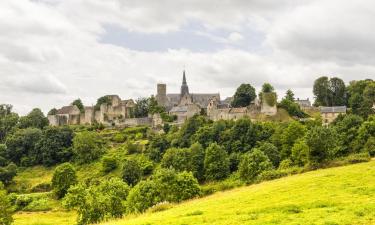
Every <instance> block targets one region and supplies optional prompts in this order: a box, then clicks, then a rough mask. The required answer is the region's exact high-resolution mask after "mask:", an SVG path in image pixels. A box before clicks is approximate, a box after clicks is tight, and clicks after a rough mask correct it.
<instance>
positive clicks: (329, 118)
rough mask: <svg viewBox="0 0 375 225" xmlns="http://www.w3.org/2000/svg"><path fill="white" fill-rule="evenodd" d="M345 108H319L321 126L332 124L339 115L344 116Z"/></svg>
mask: <svg viewBox="0 0 375 225" xmlns="http://www.w3.org/2000/svg"><path fill="white" fill-rule="evenodd" d="M346 110H347V108H346V106H331V107H326V106H321V107H320V114H321V116H322V119H323V125H328V124H330V123H332V122H333V121H334V120H335V119H336V118H337V117H338V116H339V115H341V114H346Z"/></svg>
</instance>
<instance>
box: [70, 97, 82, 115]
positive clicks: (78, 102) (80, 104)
mask: <svg viewBox="0 0 375 225" xmlns="http://www.w3.org/2000/svg"><path fill="white" fill-rule="evenodd" d="M72 105H75V106H77V108H78V109H79V111H80V112H81V113H84V112H85V107H84V106H83V103H82V100H81V99H80V98H78V99H76V100H74V101H73V102H72Z"/></svg>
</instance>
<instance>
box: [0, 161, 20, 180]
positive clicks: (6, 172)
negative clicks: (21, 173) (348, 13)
mask: <svg viewBox="0 0 375 225" xmlns="http://www.w3.org/2000/svg"><path fill="white" fill-rule="evenodd" d="M16 174H17V166H16V165H15V164H14V163H10V164H9V165H8V166H6V167H0V182H2V183H4V184H6V185H7V184H9V183H10V182H11V181H12V180H13V178H14V177H15V176H16Z"/></svg>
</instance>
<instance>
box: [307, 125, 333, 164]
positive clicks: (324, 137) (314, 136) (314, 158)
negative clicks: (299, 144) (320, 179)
mask: <svg viewBox="0 0 375 225" xmlns="http://www.w3.org/2000/svg"><path fill="white" fill-rule="evenodd" d="M337 139H338V137H337V134H336V132H335V130H334V129H332V128H327V127H313V128H311V130H309V132H308V133H307V135H306V144H307V145H308V146H309V162H310V164H311V165H317V164H319V163H322V162H323V161H325V160H327V159H330V158H331V157H332V156H334V155H335V150H336V149H337V148H336V147H337Z"/></svg>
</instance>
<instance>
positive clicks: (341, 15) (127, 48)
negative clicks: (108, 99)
mask: <svg viewBox="0 0 375 225" xmlns="http://www.w3.org/2000/svg"><path fill="white" fill-rule="evenodd" d="M374 27H375V1H372V0H345V1H342V0H277V1H276V0H220V1H214V0H157V1H152V0H1V1H0V103H7V104H12V105H13V106H14V110H15V111H16V112H18V113H20V114H22V115H23V114H26V113H28V112H29V111H31V110H32V109H33V108H35V107H38V108H41V109H42V110H43V111H44V112H45V113H46V112H48V111H49V109H51V108H54V107H56V108H60V107H62V106H64V105H69V104H70V103H71V102H72V101H73V100H74V99H77V98H81V99H82V101H83V103H84V104H85V105H92V104H95V102H96V99H97V98H99V97H101V96H103V95H106V94H118V95H119V96H120V97H121V98H122V99H129V98H133V99H137V98H139V97H147V96H150V95H152V94H155V92H156V84H157V83H159V82H161V83H166V84H167V91H168V92H170V93H171V92H178V91H179V88H180V85H181V81H182V70H183V69H185V70H186V75H187V82H188V84H189V88H190V91H191V92H196V93H207V92H208V93H210V92H211V93H212V92H213V93H217V92H220V94H221V96H222V98H225V97H228V96H232V95H233V94H234V92H235V90H236V88H237V87H238V86H239V85H240V84H241V83H250V84H251V85H253V86H254V87H256V89H257V92H259V90H260V87H261V85H262V84H263V83H264V82H269V83H271V84H272V85H273V86H274V87H275V89H276V91H277V93H278V96H279V98H281V97H282V96H284V94H285V91H286V90H287V89H292V90H293V91H294V92H295V96H296V97H299V98H307V97H309V98H312V97H313V94H312V86H313V82H314V80H315V79H316V78H318V77H320V76H329V77H334V76H336V77H340V78H342V79H343V80H344V81H345V82H347V83H348V82H349V81H351V80H359V79H366V78H370V79H375V29H374Z"/></svg>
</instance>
